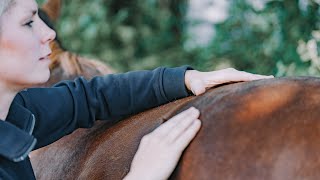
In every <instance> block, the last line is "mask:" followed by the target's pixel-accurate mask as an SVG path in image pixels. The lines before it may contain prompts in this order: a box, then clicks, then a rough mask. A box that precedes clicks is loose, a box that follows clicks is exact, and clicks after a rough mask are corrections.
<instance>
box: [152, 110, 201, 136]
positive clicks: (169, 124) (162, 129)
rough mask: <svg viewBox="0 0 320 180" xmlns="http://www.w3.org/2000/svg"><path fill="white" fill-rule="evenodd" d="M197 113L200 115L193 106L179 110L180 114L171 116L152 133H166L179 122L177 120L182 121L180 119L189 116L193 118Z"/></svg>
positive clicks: (196, 116) (197, 115)
mask: <svg viewBox="0 0 320 180" xmlns="http://www.w3.org/2000/svg"><path fill="white" fill-rule="evenodd" d="M199 115H200V112H199V110H198V109H196V108H194V107H191V108H189V109H187V110H185V111H183V112H181V113H180V114H178V115H176V116H174V117H172V118H171V119H169V120H168V121H167V122H165V123H163V124H162V125H161V126H159V127H158V128H157V129H155V130H154V131H153V132H152V133H155V134H162V135H166V134H167V133H169V132H170V131H171V130H172V129H173V128H174V127H175V126H176V125H177V124H178V123H179V121H182V120H184V119H187V118H189V117H191V118H194V119H195V118H198V117H199Z"/></svg>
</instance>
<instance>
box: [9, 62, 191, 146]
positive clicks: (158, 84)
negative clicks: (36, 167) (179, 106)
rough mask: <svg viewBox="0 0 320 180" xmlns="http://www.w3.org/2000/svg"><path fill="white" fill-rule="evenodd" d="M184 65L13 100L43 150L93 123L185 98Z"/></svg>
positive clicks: (65, 86)
mask: <svg viewBox="0 0 320 180" xmlns="http://www.w3.org/2000/svg"><path fill="white" fill-rule="evenodd" d="M187 69H190V68H189V67H187V66H184V67H179V68H157V69H155V70H153V71H135V72H129V73H125V74H114V75H106V76H102V77H95V78H93V79H91V80H90V81H87V80H85V79H84V78H78V79H76V80H74V81H64V82H61V83H58V84H56V85H55V86H53V87H51V88H30V89H27V90H24V91H22V92H20V93H19V94H18V95H17V97H16V98H15V101H16V102H20V103H21V104H22V105H23V106H25V107H26V108H27V109H29V110H30V111H31V112H32V113H33V114H34V116H35V119H36V124H35V129H34V133H33V135H34V136H35V137H36V138H37V140H38V143H37V146H36V149H37V148H40V147H43V146H45V145H48V144H50V143H52V142H54V141H56V140H58V139H60V138H61V137H63V136H64V135H67V134H70V133H71V132H73V131H74V130H76V129H77V128H79V127H82V128H88V127H92V126H93V124H94V121H95V120H96V119H101V120H107V121H118V120H120V119H123V118H125V117H128V116H130V115H132V114H135V113H138V112H141V111H144V110H146V109H148V108H152V107H156V106H159V105H161V104H164V103H167V102H170V101H173V100H175V99H179V98H182V97H186V96H188V95H189V94H188V92H187V90H186V88H185V84H184V74H185V71H186V70H187Z"/></svg>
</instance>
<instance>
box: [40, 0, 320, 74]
mask: <svg viewBox="0 0 320 180" xmlns="http://www.w3.org/2000/svg"><path fill="white" fill-rule="evenodd" d="M42 1H43V0H39V2H40V3H42ZM228 2H229V3H230V6H229V17H228V18H227V19H226V20H225V21H223V22H222V23H219V24H217V25H212V28H215V30H216V34H215V37H214V38H213V39H212V40H211V41H209V42H210V43H209V45H207V46H201V47H200V46H198V47H197V46H195V47H193V48H191V49H190V48H186V46H185V44H186V40H188V39H190V37H188V36H189V35H188V34H187V32H186V31H187V30H186V28H187V25H190V24H191V25H192V22H190V19H186V18H187V17H186V13H187V11H188V4H189V0H131V1H125V0H91V1H88V0H73V1H64V4H63V5H64V6H63V9H62V16H61V19H60V21H59V22H58V24H57V26H56V27H57V32H58V33H59V35H60V36H59V37H60V38H61V39H62V42H63V45H64V47H66V48H67V49H70V50H72V51H74V52H77V53H80V54H82V55H86V56H91V57H94V58H99V59H101V60H103V61H106V62H108V63H109V64H111V65H112V66H113V67H114V68H116V69H117V70H118V71H128V70H136V69H151V68H154V67H157V66H160V65H165V66H178V65H182V64H190V65H192V66H194V67H195V68H197V69H200V70H212V69H214V68H219V67H221V65H222V67H226V66H234V67H236V68H238V69H241V70H245V71H250V72H255V73H263V74H276V75H278V76H282V75H318V74H320V69H319V64H320V62H319V58H315V57H319V48H318V47H319V46H318V45H319V41H320V38H319V36H318V33H319V29H320V27H319V25H320V16H319V12H320V9H319V7H320V5H319V0H233V1H228ZM259 3H260V5H259ZM257 4H258V5H257ZM261 4H262V5H261ZM195 23H198V22H195Z"/></svg>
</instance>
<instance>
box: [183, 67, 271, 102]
mask: <svg viewBox="0 0 320 180" xmlns="http://www.w3.org/2000/svg"><path fill="white" fill-rule="evenodd" d="M268 78H274V76H263V75H256V74H251V73H247V72H244V71H238V70H236V69H233V68H228V69H223V70H218V71H211V72H200V71H197V70H187V71H186V74H185V85H186V87H187V88H188V90H190V91H192V93H193V94H194V95H197V96H198V95H200V94H203V93H205V92H206V90H207V89H208V88H211V87H214V86H217V85H219V84H224V83H228V82H239V81H252V80H258V79H268Z"/></svg>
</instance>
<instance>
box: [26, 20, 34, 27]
mask: <svg viewBox="0 0 320 180" xmlns="http://www.w3.org/2000/svg"><path fill="white" fill-rule="evenodd" d="M32 23H33V21H29V22H27V23H26V24H25V26H28V27H32Z"/></svg>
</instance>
